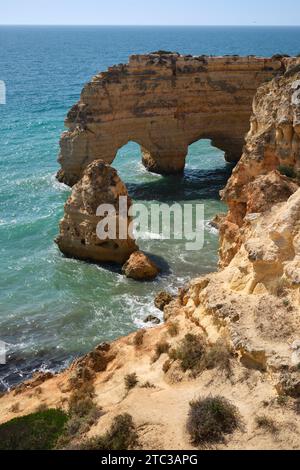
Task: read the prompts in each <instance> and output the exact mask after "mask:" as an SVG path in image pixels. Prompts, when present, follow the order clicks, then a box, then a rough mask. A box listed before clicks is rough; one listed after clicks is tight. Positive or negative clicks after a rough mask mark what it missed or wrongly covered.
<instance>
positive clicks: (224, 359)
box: [203, 339, 232, 376]
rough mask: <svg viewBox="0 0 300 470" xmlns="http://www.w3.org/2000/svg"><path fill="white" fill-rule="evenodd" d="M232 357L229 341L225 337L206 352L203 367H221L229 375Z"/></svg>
mask: <svg viewBox="0 0 300 470" xmlns="http://www.w3.org/2000/svg"><path fill="white" fill-rule="evenodd" d="M231 357H232V356H231V352H230V347H229V345H228V343H227V342H226V341H225V340H224V339H220V340H218V341H217V342H216V343H215V344H214V345H213V346H211V347H210V348H208V349H207V351H206V352H205V355H204V358H203V368H204V369H210V370H211V369H219V370H222V371H224V372H226V374H227V375H228V376H229V375H230V374H231Z"/></svg>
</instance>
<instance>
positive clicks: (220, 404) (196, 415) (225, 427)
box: [187, 396, 240, 446]
mask: <svg viewBox="0 0 300 470" xmlns="http://www.w3.org/2000/svg"><path fill="white" fill-rule="evenodd" d="M239 425H240V414H239V412H238V409H237V408H236V407H235V406H234V405H233V404H232V403H230V402H229V401H228V400H226V398H224V397H218V396H217V397H208V398H200V399H199V400H196V401H193V402H191V403H190V411H189V415H188V421H187V431H188V433H189V434H190V436H191V438H192V443H193V444H194V445H196V446H198V445H203V444H208V443H218V442H222V441H223V440H224V436H225V435H226V434H232V433H233V432H234V431H235V430H236V429H237V428H238V427H239Z"/></svg>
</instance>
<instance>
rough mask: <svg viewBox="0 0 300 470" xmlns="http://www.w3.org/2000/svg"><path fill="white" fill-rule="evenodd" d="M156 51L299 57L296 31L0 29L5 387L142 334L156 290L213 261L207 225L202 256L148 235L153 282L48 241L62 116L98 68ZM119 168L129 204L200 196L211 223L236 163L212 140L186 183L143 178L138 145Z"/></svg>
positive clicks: (0, 292)
mask: <svg viewBox="0 0 300 470" xmlns="http://www.w3.org/2000/svg"><path fill="white" fill-rule="evenodd" d="M158 49H167V50H174V51H179V52H182V53H187V54H222V55H223V54H242V55H246V54H256V55H272V54H274V53H278V52H280V53H287V54H291V55H292V54H298V53H299V52H300V28H256V27H252V28H238V27H235V28H213V27H207V28H205V27H201V28H200V27H192V28H185V27H171V28H167V27H156V28H154V27H34V28H33V27H0V80H4V81H5V82H6V86H7V104H6V105H5V106H0V122H1V125H0V170H1V171H0V252H1V264H0V340H2V341H5V342H6V343H7V347H8V353H9V354H8V363H7V365H6V366H1V365H0V387H6V386H8V385H11V384H14V383H16V382H18V381H20V380H22V379H23V378H25V377H28V376H29V375H30V374H31V373H32V371H33V370H35V369H53V368H54V369H57V368H59V367H62V366H63V365H65V364H67V363H68V362H69V361H70V360H71V359H72V358H74V357H75V356H77V355H79V354H82V353H84V352H86V351H88V350H90V349H91V348H92V347H93V346H94V345H96V344H98V343H99V342H101V341H103V340H110V339H114V338H116V337H118V336H120V335H123V334H126V333H128V332H131V331H133V330H135V329H136V328H138V327H140V326H142V325H143V320H144V318H145V316H146V315H147V314H148V313H149V312H150V313H155V314H158V315H159V312H157V311H156V310H155V308H154V306H153V297H154V295H155V293H156V292H158V291H159V290H161V289H163V288H166V287H168V288H171V290H174V291H175V290H176V288H177V287H178V286H181V285H182V284H184V283H185V282H186V281H187V280H188V279H189V278H191V277H193V276H197V275H201V274H203V273H207V272H210V271H212V270H214V269H215V268H216V263H217V246H218V236H217V233H215V232H214V231H212V230H211V229H209V227H208V226H206V236H205V247H204V249H203V250H201V251H200V252H197V253H194V252H186V251H185V250H184V249H183V246H182V244H183V243H184V242H174V241H166V240H155V239H152V238H151V236H150V235H149V236H148V238H147V239H146V240H144V241H143V242H140V247H141V248H142V249H144V250H146V251H149V252H151V253H153V254H154V255H156V256H157V257H158V259H159V260H160V263H162V267H163V268H164V270H163V274H162V276H160V278H159V279H158V280H157V281H155V282H154V283H151V284H138V283H135V282H133V281H130V280H126V279H125V278H124V277H123V276H121V275H120V274H119V273H118V272H117V270H107V269H104V268H102V267H98V266H95V265H90V264H85V263H82V262H78V261H74V260H69V259H65V258H64V257H63V256H62V255H61V254H60V253H59V252H58V250H57V248H56V246H55V245H54V243H53V239H54V237H55V236H56V234H57V230H58V222H59V220H60V218H61V217H62V214H63V205H64V201H65V200H66V198H67V196H68V194H69V189H68V188H66V187H65V186H63V185H60V184H58V183H57V182H56V180H55V173H56V171H57V169H58V165H57V163H56V158H57V154H58V141H59V136H60V133H61V132H62V130H63V120H64V117H65V115H66V112H67V111H68V109H69V108H70V106H71V105H72V104H74V103H75V102H76V101H77V100H78V97H79V94H80V91H81V88H82V86H83V84H84V83H85V82H86V81H87V80H89V79H90V78H91V77H92V76H93V75H94V74H95V73H97V72H99V71H100V70H103V69H106V68H107V67H108V66H109V65H112V64H115V63H120V62H125V61H127V58H128V56H129V55H130V54H132V53H144V52H150V51H154V50H158ZM114 165H115V167H116V168H117V169H118V170H119V173H120V175H121V177H122V179H123V180H124V181H125V182H126V183H127V184H128V187H129V191H130V194H131V195H132V197H133V199H134V200H137V201H147V204H149V203H150V202H151V200H153V199H155V200H161V201H164V202H175V201H176V202H180V203H183V202H184V201H186V200H189V201H195V202H204V204H205V218H206V220H209V219H210V218H212V217H213V215H214V214H215V213H217V212H220V211H224V210H225V209H226V208H224V206H223V204H222V203H221V202H220V201H219V197H218V192H219V190H220V189H221V188H222V187H223V186H224V185H225V183H226V180H227V179H228V177H229V175H230V172H231V170H232V168H231V167H230V166H229V165H226V164H225V162H224V159H223V156H222V152H220V151H219V150H218V149H213V148H212V147H211V146H210V143H209V142H208V141H202V142H199V143H196V144H194V145H193V146H191V147H190V154H189V157H188V163H187V168H186V172H185V175H184V178H179V177H170V178H163V177H160V176H157V175H152V174H149V173H147V172H146V171H145V170H144V168H143V167H142V165H141V163H140V153H139V148H138V147H137V145H136V144H134V143H131V144H129V145H128V146H127V147H126V148H123V149H122V150H120V152H119V154H118V157H117V159H116V160H115V162H114Z"/></svg>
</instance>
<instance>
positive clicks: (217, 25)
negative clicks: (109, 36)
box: [0, 23, 300, 28]
mask: <svg viewBox="0 0 300 470" xmlns="http://www.w3.org/2000/svg"><path fill="white" fill-rule="evenodd" d="M16 26H22V27H63V28H66V27H92V28H95V27H99V28H106V27H108V28H112V27H124V28H125V27H128V28H147V27H149V28H154V27H157V28H299V27H300V24H295V25H288V24H286V25H285V24H281V25H276V24H272V25H264V24H261V25H260V24H232V25H231V24H203V25H202V24H188V25H184V24H171V25H167V24H166V25H165V24H46V23H45V24H43V23H41V24H37V23H34V24H30V23H26V24H21V23H15V24H12V23H11V24H5V23H4V24H2V23H0V27H16Z"/></svg>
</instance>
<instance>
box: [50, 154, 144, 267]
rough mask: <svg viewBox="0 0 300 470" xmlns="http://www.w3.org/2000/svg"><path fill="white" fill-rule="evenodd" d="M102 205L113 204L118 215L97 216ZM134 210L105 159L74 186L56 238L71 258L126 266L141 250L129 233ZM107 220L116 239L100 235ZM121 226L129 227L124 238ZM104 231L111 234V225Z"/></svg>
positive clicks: (94, 163) (93, 163) (91, 165)
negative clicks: (122, 208) (122, 207)
mask: <svg viewBox="0 0 300 470" xmlns="http://www.w3.org/2000/svg"><path fill="white" fill-rule="evenodd" d="M120 198H123V201H125V203H126V212H124V214H122V213H120ZM101 205H110V206H111V208H112V209H114V212H113V213H110V212H108V213H106V212H105V213H103V214H102V215H100V214H99V215H97V214H98V212H97V211H98V208H99V207H100V206H101ZM130 207H131V199H130V198H129V196H128V192H127V188H126V186H125V185H124V183H123V182H122V181H121V180H120V178H119V176H118V174H117V171H116V170H115V169H113V168H112V167H111V166H109V165H107V164H106V163H105V162H103V161H102V160H96V161H94V162H92V163H91V164H90V165H89V166H88V167H87V168H86V169H85V171H84V175H83V178H82V179H81V180H80V181H79V182H78V183H77V184H76V185H75V186H74V187H73V189H72V194H71V196H70V197H69V199H68V201H67V202H66V204H65V213H64V218H63V220H62V221H61V223H60V233H59V236H58V237H57V239H56V243H57V245H58V247H59V249H60V250H61V251H62V253H64V254H65V255H67V256H71V257H75V258H78V259H82V260H89V261H95V262H114V263H120V264H123V263H125V261H127V259H128V258H129V257H130V255H131V254H132V253H133V252H135V251H136V250H137V249H138V247H137V245H136V243H135V241H134V238H133V234H132V236H129V234H128V226H129V224H130V222H131V219H130V217H129V216H128V211H129V209H130ZM108 215H109V218H107V216H108ZM104 219H107V222H109V223H110V224H111V227H115V236H113V237H108V238H104V237H102V238H101V237H99V236H98V233H97V226H98V224H99V223H100V222H101V221H103V220H104ZM121 223H124V225H125V227H126V232H125V236H124V237H123V238H122V237H120V236H119V233H120V230H119V229H120V224H121ZM105 225H106V223H105ZM104 230H105V231H107V230H108V226H105V227H104ZM104 235H105V234H104Z"/></svg>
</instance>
